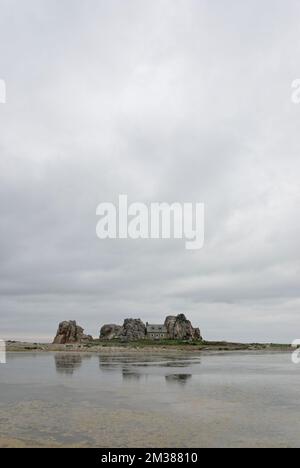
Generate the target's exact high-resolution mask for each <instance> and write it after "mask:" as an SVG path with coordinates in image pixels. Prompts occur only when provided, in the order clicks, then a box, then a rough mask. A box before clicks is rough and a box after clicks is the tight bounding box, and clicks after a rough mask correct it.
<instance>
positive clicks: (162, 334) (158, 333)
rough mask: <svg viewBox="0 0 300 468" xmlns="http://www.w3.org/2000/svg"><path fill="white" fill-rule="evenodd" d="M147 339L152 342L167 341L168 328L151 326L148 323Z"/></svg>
mask: <svg viewBox="0 0 300 468" xmlns="http://www.w3.org/2000/svg"><path fill="white" fill-rule="evenodd" d="M146 329H147V338H149V339H150V340H165V339H167V334H168V331H167V328H166V327H165V326H164V325H151V324H149V323H148V322H147V323H146Z"/></svg>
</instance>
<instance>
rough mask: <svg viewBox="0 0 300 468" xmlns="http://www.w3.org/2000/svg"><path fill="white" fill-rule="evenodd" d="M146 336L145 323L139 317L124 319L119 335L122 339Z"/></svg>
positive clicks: (138, 338) (136, 338)
mask: <svg viewBox="0 0 300 468" xmlns="http://www.w3.org/2000/svg"><path fill="white" fill-rule="evenodd" d="M145 337H146V325H145V324H144V323H143V322H142V321H141V319H126V320H124V324H123V327H122V332H121V335H120V338H121V340H123V341H136V340H143V339H145Z"/></svg>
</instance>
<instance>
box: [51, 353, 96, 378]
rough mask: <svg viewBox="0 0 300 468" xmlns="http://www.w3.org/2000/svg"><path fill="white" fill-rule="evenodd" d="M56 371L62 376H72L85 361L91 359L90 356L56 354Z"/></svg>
mask: <svg viewBox="0 0 300 468" xmlns="http://www.w3.org/2000/svg"><path fill="white" fill-rule="evenodd" d="M54 358H55V367H56V371H57V372H58V373H60V374H68V375H72V374H73V373H74V371H75V370H77V369H79V368H80V367H81V365H82V362H83V359H91V356H90V355H89V354H71V353H66V354H62V353H59V354H55V356H54Z"/></svg>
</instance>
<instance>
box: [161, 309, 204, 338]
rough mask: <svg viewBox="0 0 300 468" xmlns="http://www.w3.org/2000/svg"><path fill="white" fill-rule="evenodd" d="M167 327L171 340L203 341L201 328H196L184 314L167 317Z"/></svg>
mask: <svg viewBox="0 0 300 468" xmlns="http://www.w3.org/2000/svg"><path fill="white" fill-rule="evenodd" d="M165 327H166V328H167V331H168V338H169V339H170V340H193V341H194V340H202V337H201V333H200V330H199V328H194V327H193V326H192V324H191V322H190V321H189V320H187V318H186V316H185V315H184V314H180V315H177V317H173V316H169V317H167V318H166V320H165Z"/></svg>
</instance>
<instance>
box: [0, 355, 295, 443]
mask: <svg viewBox="0 0 300 468" xmlns="http://www.w3.org/2000/svg"><path fill="white" fill-rule="evenodd" d="M299 415H300V365H298V366H297V365H295V364H292V362H291V356H290V355H289V354H288V353H286V354H279V353H278V354H277V353H274V354H272V353H270V354H268V353H251V354H247V353H229V354H224V355H221V354H218V355H202V356H201V355H197V354H195V353H193V354H177V353H176V354H174V353H171V354H170V353H167V352H165V353H160V354H157V353H155V354H149V353H145V354H130V355H124V353H122V354H121V353H120V354H107V353H106V354H103V355H95V354H93V355H87V354H70V353H68V354H61V353H59V354H52V353H45V354H31V353H26V354H20V353H11V354H9V355H8V361H7V364H6V365H0V446H54V447H55V446H78V447H80V446H83V447H84V446H90V447H148V448H150V447H299V446H300V439H299V434H300V418H299Z"/></svg>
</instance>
